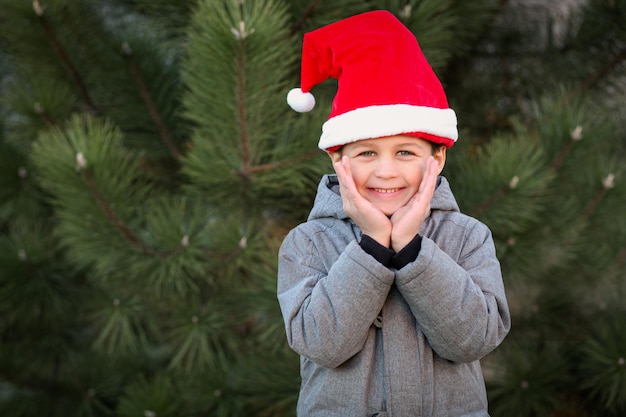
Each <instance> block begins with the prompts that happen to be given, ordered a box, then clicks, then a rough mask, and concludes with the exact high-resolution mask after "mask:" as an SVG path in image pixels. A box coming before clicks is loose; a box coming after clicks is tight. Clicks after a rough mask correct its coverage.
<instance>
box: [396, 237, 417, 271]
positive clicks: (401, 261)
mask: <svg viewBox="0 0 626 417" xmlns="http://www.w3.org/2000/svg"><path fill="white" fill-rule="evenodd" d="M420 249H422V237H421V236H420V235H415V237H414V238H413V240H412V241H410V242H409V243H408V244H407V245H406V246H405V247H404V248H402V249H401V250H400V252H398V253H396V254H395V255H393V257H392V258H391V266H392V267H394V268H395V269H402V268H404V267H405V266H407V265H408V264H410V263H411V262H414V261H415V260H416V259H417V255H419V253H420Z"/></svg>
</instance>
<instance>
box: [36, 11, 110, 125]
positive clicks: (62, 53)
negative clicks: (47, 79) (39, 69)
mask: <svg viewBox="0 0 626 417" xmlns="http://www.w3.org/2000/svg"><path fill="white" fill-rule="evenodd" d="M33 10H34V11H35V14H36V15H37V17H38V19H39V23H40V24H41V26H42V27H43V29H44V31H45V32H46V35H48V40H49V42H50V44H51V45H52V49H54V52H56V54H57V55H58V56H59V58H60V59H61V62H63V65H64V66H65V68H66V69H67V70H68V71H69V72H70V74H71V75H72V78H73V79H74V82H75V83H76V86H77V87H78V90H79V91H80V94H81V95H82V97H83V99H84V100H85V103H87V108H88V110H89V112H90V113H92V114H96V113H98V112H97V108H96V106H95V104H94V103H93V101H92V99H91V96H90V95H89V91H87V87H86V86H85V83H84V82H83V79H82V77H81V76H80V73H79V72H78V69H77V68H76V67H75V66H74V64H73V63H72V61H71V60H70V58H69V55H68V54H67V52H66V50H65V48H64V47H63V44H62V43H61V41H60V40H59V38H58V37H57V36H56V33H55V31H54V28H53V27H52V25H51V24H50V22H48V20H47V19H46V18H45V16H44V9H43V7H42V6H41V4H39V0H35V1H34V2H33Z"/></svg>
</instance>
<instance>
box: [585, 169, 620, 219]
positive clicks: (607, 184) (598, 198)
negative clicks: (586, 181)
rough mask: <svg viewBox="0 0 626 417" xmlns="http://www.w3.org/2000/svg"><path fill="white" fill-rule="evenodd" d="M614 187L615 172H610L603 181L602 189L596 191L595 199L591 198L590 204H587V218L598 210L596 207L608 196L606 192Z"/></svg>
mask: <svg viewBox="0 0 626 417" xmlns="http://www.w3.org/2000/svg"><path fill="white" fill-rule="evenodd" d="M613 187H615V176H614V175H613V174H609V175H608V176H607V177H606V178H605V179H604V180H603V181H602V189H601V190H600V191H598V192H597V193H596V195H595V197H594V198H593V200H591V201H590V202H589V204H588V205H587V207H586V208H585V212H584V213H585V214H584V217H585V218H587V219H588V218H589V217H591V216H592V215H593V214H594V213H595V212H596V209H597V208H598V206H599V205H600V202H602V200H603V199H604V197H605V196H606V193H607V192H608V191H609V190H610V189H611V188H613Z"/></svg>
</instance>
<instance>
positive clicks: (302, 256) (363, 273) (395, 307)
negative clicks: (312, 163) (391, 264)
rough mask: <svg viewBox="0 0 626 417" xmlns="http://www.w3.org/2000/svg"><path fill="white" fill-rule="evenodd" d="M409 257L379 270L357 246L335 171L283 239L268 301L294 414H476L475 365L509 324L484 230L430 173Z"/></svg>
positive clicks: (481, 410)
mask: <svg viewBox="0 0 626 417" xmlns="http://www.w3.org/2000/svg"><path fill="white" fill-rule="evenodd" d="M420 234H421V235H422V236H423V238H422V245H421V250H420V252H419V255H418V256H417V259H416V260H415V261H414V262H412V263H409V264H408V265H406V266H405V267H403V268H401V269H400V270H394V269H390V268H388V267H385V266H384V265H382V264H381V263H379V262H377V261H376V260H375V259H374V257H372V256H371V255H369V254H368V253H366V252H365V251H364V250H363V249H362V248H361V247H360V245H359V241H360V239H361V231H360V229H359V228H358V226H357V225H356V224H355V223H354V222H352V221H351V220H350V218H349V217H348V216H347V215H346V214H345V212H344V211H343V208H342V202H341V198H340V196H339V194H338V183H337V178H336V176H335V175H328V176H325V177H324V178H322V181H321V183H320V185H319V188H318V194H317V197H316V199H315V204H314V207H313V210H312V211H311V214H310V215H309V219H308V221H307V222H306V223H303V224H301V225H300V226H298V227H296V228H295V229H293V230H292V231H291V232H290V233H289V234H288V235H287V236H286V238H285V240H284V242H283V244H282V246H281V249H280V254H279V268H278V300H279V303H280V307H281V310H282V314H283V319H284V321H285V328H286V332H287V339H288V342H289V345H290V346H291V348H292V349H294V350H295V351H296V352H298V353H299V354H300V355H301V361H300V362H301V375H302V385H301V389H300V397H299V401H298V416H301V417H316V416H319V417H334V416H336V417H352V416H354V417H366V416H375V415H377V416H387V417H414V416H432V417H444V416H445V417H459V416H471V417H478V416H481V417H482V416H488V413H487V397H486V392H485V384H484V381H483V376H482V372H481V368H480V364H479V359H481V358H482V357H483V356H485V355H487V354H488V353H489V352H491V351H492V350H493V349H494V348H495V347H496V346H498V345H499V344H500V342H502V340H503V339H504V337H505V335H506V334H507V332H508V331H509V328H510V317H509V309H508V306H507V301H506V297H505V293H504V286H503V283H502V276H501V271H500V265H499V263H498V260H497V259H496V254H495V248H494V245H493V240H492V237H491V233H490V231H489V229H488V228H487V227H486V226H485V225H484V224H482V223H480V222H479V221H477V220H476V219H473V218H471V217H469V216H466V215H464V214H461V213H460V212H459V207H458V205H457V203H456V201H455V199H454V196H453V195H452V191H451V190H450V187H449V185H448V182H447V181H446V179H445V178H443V177H440V178H439V180H438V186H437V189H436V191H435V195H434V197H433V200H432V202H431V214H430V216H429V217H428V218H427V219H426V220H425V222H424V224H423V225H422V228H421V230H420Z"/></svg>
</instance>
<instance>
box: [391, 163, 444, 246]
mask: <svg viewBox="0 0 626 417" xmlns="http://www.w3.org/2000/svg"><path fill="white" fill-rule="evenodd" d="M437 175H438V166H437V163H436V162H435V159H434V158H433V157H432V156H431V157H429V158H428V160H427V161H426V170H425V172H424V177H423V178H422V183H421V184H420V188H419V190H418V191H417V193H415V195H414V196H413V197H412V198H411V199H410V200H409V202H408V203H407V204H406V205H405V206H404V207H400V208H399V209H398V210H397V211H396V212H395V213H394V214H393V216H391V223H392V230H391V248H392V249H393V250H394V251H396V252H400V250H401V249H402V248H404V247H405V246H406V245H407V244H408V243H409V242H410V241H411V240H413V238H414V237H415V236H416V235H417V233H418V232H419V229H420V227H421V226H422V223H423V222H424V219H426V217H428V214H429V213H430V201H431V200H432V198H433V194H434V193H435V187H436V186H437Z"/></svg>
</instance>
